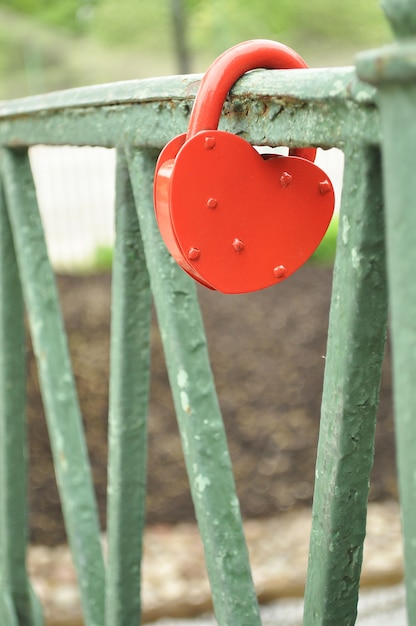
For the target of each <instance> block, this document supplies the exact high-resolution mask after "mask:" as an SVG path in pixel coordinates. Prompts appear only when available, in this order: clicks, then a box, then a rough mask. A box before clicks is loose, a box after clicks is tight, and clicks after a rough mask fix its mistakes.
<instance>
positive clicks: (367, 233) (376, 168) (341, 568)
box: [304, 144, 387, 626]
mask: <svg viewBox="0 0 416 626" xmlns="http://www.w3.org/2000/svg"><path fill="white" fill-rule="evenodd" d="M382 209H383V207H382V195H381V172H380V155H379V151H378V150H377V149H376V148H368V147H360V146H356V145H353V144H352V145H350V146H348V149H347V150H346V154H345V173H344V187H343V196H342V207H341V214H340V229H339V235H338V242H337V254H336V262H335V268H334V281H333V288H332V299H331V309H330V320H329V332H328V346H327V355H326V366H325V378H324V390H323V398H322V412H321V426H320V436H319V445H318V456H317V464H316V480H315V495H314V503H313V511H312V532H311V543H310V553H309V567H308V576H307V584H306V592H305V613H304V624H306V625H308V626H311V625H312V624H313V625H318V624H319V625H323V624H325V625H328V626H329V625H330V624H331V625H333V624H337V626H338V625H339V626H341V625H347V624H355V619H356V610H357V600H358V589H359V579H360V572H361V563H362V551H363V541H364V537H365V527H366V513H367V498H368V489H369V479H370V471H371V467H372V463H373V449H374V430H375V420H376V411H377V406H378V392H379V385H380V376H381V364H382V360H383V354H384V346H385V337H386V319H387V293H386V279H385V253H384V224H383V210H382Z"/></svg>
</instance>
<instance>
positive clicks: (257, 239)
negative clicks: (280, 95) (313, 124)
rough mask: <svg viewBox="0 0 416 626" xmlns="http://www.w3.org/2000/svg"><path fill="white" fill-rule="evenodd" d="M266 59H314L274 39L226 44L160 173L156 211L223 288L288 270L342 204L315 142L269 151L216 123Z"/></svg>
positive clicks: (182, 256)
mask: <svg viewBox="0 0 416 626" xmlns="http://www.w3.org/2000/svg"><path fill="white" fill-rule="evenodd" d="M258 67H262V68H266V69H284V68H285V69H286V68H292V69H293V68H306V67H307V65H306V63H305V62H304V60H303V59H302V58H301V57H300V56H299V55H298V54H297V53H296V52H295V51H294V50H291V49H290V48H288V47H287V46H284V45H283V44H279V43H277V42H273V41H268V40H253V41H248V42H244V43H242V44H238V45H237V46H234V47H233V48H231V49H230V50H227V51H226V52H224V53H223V54H222V55H221V56H220V57H218V59H216V60H215V61H214V63H213V64H212V65H211V66H210V68H209V69H208V71H207V73H206V74H205V76H204V77H203V79H202V81H201V84H200V87H199V90H198V93H197V96H196V98H195V102H194V106H193V109H192V113H191V117H190V120H189V127H188V133H187V134H186V135H185V134H184V135H179V136H178V137H175V138H174V139H172V140H171V141H170V142H169V143H168V144H167V145H166V146H165V148H164V149H163V150H162V152H161V154H160V156H159V160H158V162H157V166H156V172H155V185H154V203H155V212H156V218H157V221H158V224H159V228H160V231H161V234H162V237H163V239H164V241H165V244H166V246H167V248H168V249H169V251H170V253H171V254H172V256H173V257H174V258H175V260H176V261H177V263H178V264H179V265H180V266H181V267H182V269H184V270H185V271H186V272H187V273H188V274H190V275H191V276H192V277H193V278H194V279H195V280H197V281H198V282H200V283H201V284H203V285H205V286H206V287H209V288H211V289H217V290H219V291H222V292H224V293H245V292H249V291H255V290H258V289H263V288H265V287H269V286H271V285H273V284H276V282H280V281H281V280H285V279H286V278H288V277H289V276H290V275H291V274H293V272H295V271H296V270H297V269H299V267H300V266H301V265H303V263H305V262H306V261H307V259H308V258H309V257H310V256H311V255H312V254H313V252H314V250H315V249H316V248H317V246H318V245H319V243H320V241H321V239H322V237H323V236H324V234H325V232H326V230H327V228H328V225H329V223H330V221H331V217H332V213H333V208H334V192H333V188H332V184H331V182H330V180H329V179H328V177H327V176H326V174H325V173H324V172H323V171H322V170H321V169H320V168H318V167H317V166H316V165H315V164H314V163H313V160H314V159H315V154H316V149H315V148H300V149H293V150H290V152H289V156H281V155H270V154H268V155H263V156H262V155H261V154H259V153H258V152H257V151H256V150H255V149H254V148H253V147H252V146H251V145H250V144H249V143H248V142H247V141H245V140H244V139H242V138H241V137H238V136H236V135H233V134H232V133H229V132H224V131H219V130H217V127H218V122H219V118H220V115H221V110H222V105H223V103H224V100H225V98H226V96H227V93H228V91H229V90H230V89H231V87H232V86H233V84H234V83H235V81H236V80H237V79H238V78H239V77H240V76H241V75H242V74H244V73H245V72H247V71H249V70H252V69H255V68H258ZM317 209H318V210H317Z"/></svg>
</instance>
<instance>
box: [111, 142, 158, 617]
mask: <svg viewBox="0 0 416 626" xmlns="http://www.w3.org/2000/svg"><path fill="white" fill-rule="evenodd" d="M150 321H151V293H150V286H149V277H148V273H147V268H146V264H145V259H144V252H143V245H142V240H141V235H140V228H139V223H138V220H137V214H136V208H135V205H134V199H133V194H132V190H131V185H130V179H129V173H128V169H127V164H126V161H125V158H124V156H123V154H122V153H118V159H117V175H116V243H115V254H114V263H113V284H112V313H111V367H110V371H111V379H110V416H109V466H108V500H107V531H108V567H107V581H106V624H107V626H131V624H139V621H140V609H141V605H140V573H141V556H142V536H143V530H144V523H145V498H146V469H147V466H146V461H147V412H148V390H149V370H150Z"/></svg>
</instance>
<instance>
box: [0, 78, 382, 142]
mask: <svg viewBox="0 0 416 626" xmlns="http://www.w3.org/2000/svg"><path fill="white" fill-rule="evenodd" d="M199 79H200V77H199V76H190V77H170V78H166V79H163V80H161V79H152V80H143V81H131V82H129V83H119V84H117V83H116V84H114V85H104V86H98V87H91V88H83V89H74V90H69V91H66V92H60V93H57V94H50V95H46V96H35V97H31V98H26V99H22V100H17V101H11V102H10V103H0V143H3V144H6V145H10V146H21V145H24V146H26V145H31V144H36V143H44V144H53V145H64V144H69V145H100V146H106V147H111V146H118V145H132V146H140V147H150V148H158V149H160V148H162V147H163V146H164V145H165V144H166V143H167V142H168V141H169V139H171V138H172V137H173V136H175V135H179V134H181V133H183V132H185V131H186V130H187V124H188V116H189V112H190V109H191V106H192V102H193V99H194V96H195V93H196V91H197V88H198V86H199ZM219 128H220V129H222V130H228V131H230V132H233V133H235V134H239V135H241V136H242V137H244V139H246V140H247V141H250V143H253V144H255V145H290V146H309V145H311V146H323V147H325V146H337V147H340V148H342V147H343V146H345V144H346V143H347V142H348V139H349V138H350V137H351V136H352V135H354V137H355V138H356V139H357V141H361V140H362V141H363V142H365V143H370V144H377V143H378V142H379V140H380V135H379V123H378V111H377V107H376V104H375V90H374V89H373V88H372V87H370V86H369V85H366V84H365V83H362V82H360V81H359V80H358V78H357V76H356V74H355V70H354V69H352V68H340V69H334V68H331V69H325V70H324V69H311V70H267V71H258V72H252V73H250V74H248V75H246V76H244V77H243V78H242V79H241V80H239V81H238V82H237V83H236V85H235V86H234V87H233V89H232V94H231V96H230V97H229V99H228V101H227V104H226V106H225V107H224V110H223V117H222V119H221V121H220V125H219Z"/></svg>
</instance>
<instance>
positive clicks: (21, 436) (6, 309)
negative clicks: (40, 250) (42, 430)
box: [0, 180, 32, 626]
mask: <svg viewBox="0 0 416 626" xmlns="http://www.w3.org/2000/svg"><path fill="white" fill-rule="evenodd" d="M0 289H1V298H0V615H1V618H2V620H4V623H5V626H9V625H15V624H16V625H17V624H18V623H25V624H32V621H31V611H30V598H29V585H28V579H27V573H26V563H25V562H26V541H27V511H26V500H27V496H26V376H25V330H24V309H23V298H22V292H21V288H20V280H19V274H18V270H17V265H16V257H15V253H14V247H13V240H12V234H11V230H10V224H9V219H8V215H7V210H6V202H5V199H4V194H3V188H2V184H1V180H0ZM18 620H19V621H18Z"/></svg>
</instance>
